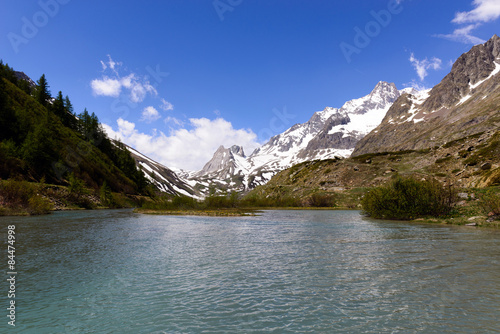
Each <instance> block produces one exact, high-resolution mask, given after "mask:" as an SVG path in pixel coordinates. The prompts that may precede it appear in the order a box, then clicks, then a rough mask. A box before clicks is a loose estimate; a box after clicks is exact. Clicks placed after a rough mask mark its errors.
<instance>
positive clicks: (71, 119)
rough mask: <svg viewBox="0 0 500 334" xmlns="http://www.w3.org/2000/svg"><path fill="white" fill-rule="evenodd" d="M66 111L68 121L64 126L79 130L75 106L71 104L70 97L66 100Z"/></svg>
mask: <svg viewBox="0 0 500 334" xmlns="http://www.w3.org/2000/svg"><path fill="white" fill-rule="evenodd" d="M64 110H65V111H66V119H67V122H66V123H65V124H64V125H66V126H67V127H69V128H70V129H72V130H77V129H78V125H77V119H76V115H75V111H74V110H73V105H72V104H71V101H70V100H69V97H68V95H66V98H65V99H64Z"/></svg>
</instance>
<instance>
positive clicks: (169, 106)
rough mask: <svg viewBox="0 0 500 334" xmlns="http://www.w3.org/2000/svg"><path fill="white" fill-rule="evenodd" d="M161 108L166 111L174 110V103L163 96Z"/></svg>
mask: <svg viewBox="0 0 500 334" xmlns="http://www.w3.org/2000/svg"><path fill="white" fill-rule="evenodd" d="M160 108H161V109H163V110H165V111H168V110H174V105H173V104H172V103H170V102H168V101H167V100H165V99H163V98H162V99H161V106H160Z"/></svg>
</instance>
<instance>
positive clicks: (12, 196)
mask: <svg viewBox="0 0 500 334" xmlns="http://www.w3.org/2000/svg"><path fill="white" fill-rule="evenodd" d="M39 188H40V187H39V186H38V185H36V184H33V183H29V182H27V181H14V180H7V181H3V182H0V203H2V206H4V208H2V210H0V211H1V212H0V215H2V214H6V215H7V214H30V215H40V214H46V213H49V212H50V211H51V210H52V208H53V206H52V203H51V202H50V201H49V200H48V199H46V198H43V197H42V196H41V195H39V194H37V192H38V191H39Z"/></svg>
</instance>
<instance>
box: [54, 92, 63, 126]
mask: <svg viewBox="0 0 500 334" xmlns="http://www.w3.org/2000/svg"><path fill="white" fill-rule="evenodd" d="M51 109H52V111H53V112H54V114H55V115H56V116H57V117H59V119H60V120H61V122H62V123H63V124H64V123H65V122H64V120H65V118H66V110H65V108H64V98H63V95H62V92H61V91H59V93H58V94H57V97H56V99H55V100H54V103H53V104H52V108H51ZM65 125H66V124H65Z"/></svg>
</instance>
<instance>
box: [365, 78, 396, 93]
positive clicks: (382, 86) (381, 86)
mask: <svg viewBox="0 0 500 334" xmlns="http://www.w3.org/2000/svg"><path fill="white" fill-rule="evenodd" d="M394 90H397V88H396V85H395V84H394V83H389V82H386V81H379V82H378V83H377V85H376V86H375V88H373V90H372V92H371V93H370V95H375V94H383V93H392V92H393V91H394Z"/></svg>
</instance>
